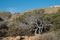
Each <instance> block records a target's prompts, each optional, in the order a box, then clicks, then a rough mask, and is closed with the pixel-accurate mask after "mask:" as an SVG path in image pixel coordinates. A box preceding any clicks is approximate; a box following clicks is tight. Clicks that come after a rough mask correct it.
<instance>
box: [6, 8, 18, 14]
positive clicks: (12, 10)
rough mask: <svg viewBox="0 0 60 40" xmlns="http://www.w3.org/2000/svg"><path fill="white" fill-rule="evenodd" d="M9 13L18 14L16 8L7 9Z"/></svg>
mask: <svg viewBox="0 0 60 40" xmlns="http://www.w3.org/2000/svg"><path fill="white" fill-rule="evenodd" d="M7 11H9V12H11V13H15V12H17V9H16V8H7Z"/></svg>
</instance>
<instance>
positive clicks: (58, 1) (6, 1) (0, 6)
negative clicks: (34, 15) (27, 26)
mask: <svg viewBox="0 0 60 40" xmlns="http://www.w3.org/2000/svg"><path fill="white" fill-rule="evenodd" d="M54 5H60V0H0V11H10V12H23V11H26V10H32V9H35V8H46V7H49V6H54Z"/></svg>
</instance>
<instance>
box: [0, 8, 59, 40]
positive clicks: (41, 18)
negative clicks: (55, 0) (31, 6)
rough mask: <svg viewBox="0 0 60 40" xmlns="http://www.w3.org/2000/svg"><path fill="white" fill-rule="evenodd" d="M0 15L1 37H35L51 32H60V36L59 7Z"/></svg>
mask: <svg viewBox="0 0 60 40" xmlns="http://www.w3.org/2000/svg"><path fill="white" fill-rule="evenodd" d="M3 13H4V12H3ZM5 13H6V12H5ZM0 14H1V15H0V16H1V17H0V37H6V36H17V35H19V36H34V35H36V34H39V35H43V34H45V33H49V32H50V33H51V32H53V33H55V31H56V32H59V34H58V35H60V8H59V7H57V8H54V7H53V8H43V9H35V10H32V11H28V12H24V13H21V14H20V13H16V14H14V15H12V14H11V13H6V14H5V15H4V14H3V15H2V13H0ZM58 30H59V31H58ZM51 35H52V34H51ZM46 40H47V39H46Z"/></svg>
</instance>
